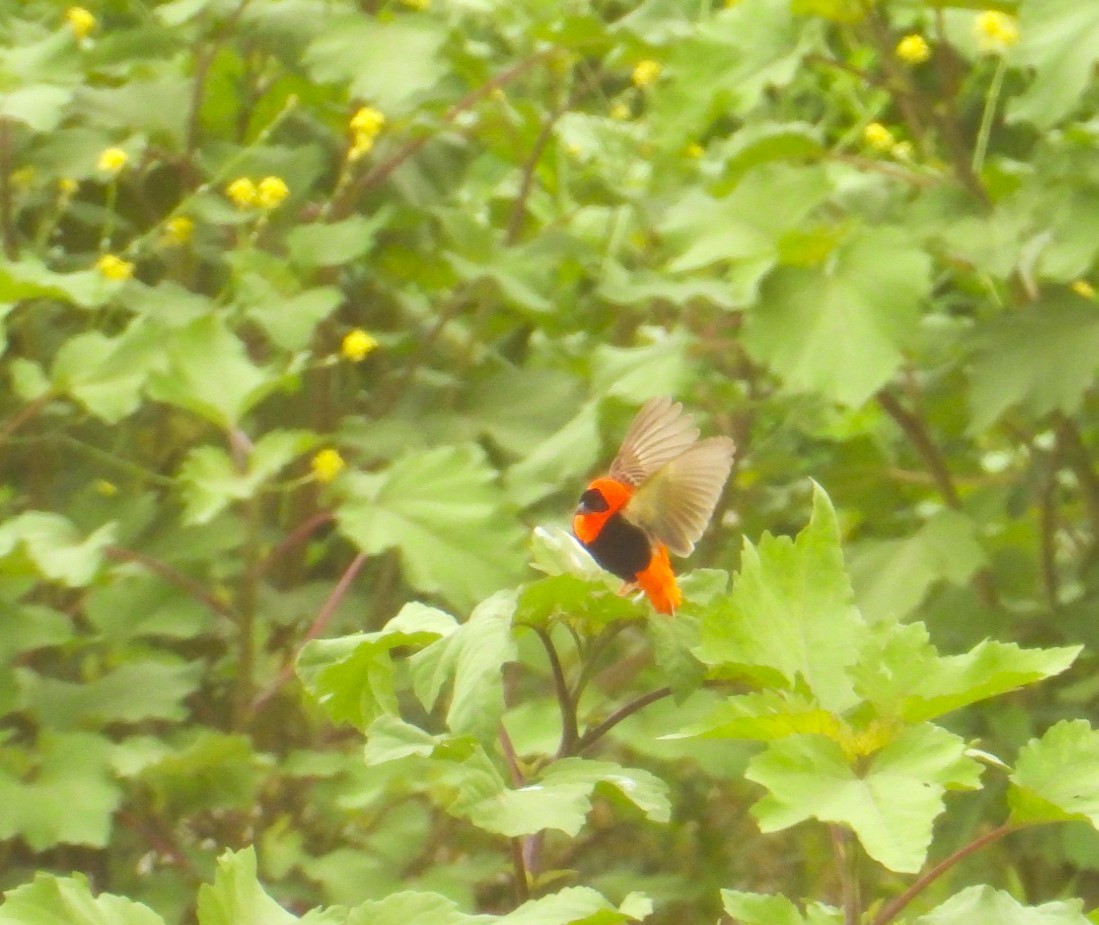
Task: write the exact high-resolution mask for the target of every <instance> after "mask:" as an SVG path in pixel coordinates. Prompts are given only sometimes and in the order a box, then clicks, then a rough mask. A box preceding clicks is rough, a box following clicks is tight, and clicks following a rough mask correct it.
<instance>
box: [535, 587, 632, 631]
mask: <svg viewBox="0 0 1099 925" xmlns="http://www.w3.org/2000/svg"><path fill="white" fill-rule="evenodd" d="M612 577H613V576H612ZM621 583H622V582H621V581H620V580H618V579H615V584H616V586H617V585H621ZM607 585H608V582H607V581H606V580H604V579H603V578H602V577H599V578H598V579H596V580H585V579H583V578H577V577H575V576H574V575H554V576H552V577H550V578H542V579H540V580H538V581H532V582H531V583H530V584H528V585H524V586H523V588H522V590H521V591H520V592H519V606H518V607H517V609H516V611H515V622H516V623H529V624H533V625H535V626H543V625H545V624H547V623H550V622H552V621H554V620H565V621H566V622H567V623H569V624H570V625H571V626H574V627H577V628H580V629H581V630H582V631H587V632H594V631H597V630H598V629H599V628H601V627H604V626H606V625H607V624H609V623H613V622H615V621H616V620H638V619H640V618H641V617H642V616H644V614H645V610H644V609H643V608H642V607H639V606H638V604H637V603H636V602H634V601H632V600H630V599H629V598H626V597H623V596H622V595H620V594H618V593H616V592H615V591H612V590H611V589H610V588H608V587H607Z"/></svg>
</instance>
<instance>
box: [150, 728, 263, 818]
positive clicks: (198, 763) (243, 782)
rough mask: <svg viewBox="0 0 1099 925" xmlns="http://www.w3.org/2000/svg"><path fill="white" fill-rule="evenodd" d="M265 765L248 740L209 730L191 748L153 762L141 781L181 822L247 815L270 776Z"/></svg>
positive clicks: (194, 740) (157, 800)
mask: <svg viewBox="0 0 1099 925" xmlns="http://www.w3.org/2000/svg"><path fill="white" fill-rule="evenodd" d="M264 764H265V762H264V761H263V760H262V759H261V758H260V757H259V756H257V755H256V754H255V752H254V751H253V750H252V743H251V742H250V741H249V740H248V737H247V736H244V735H228V734H226V733H222V732H217V731H215V730H212V729H203V730H202V731H200V732H199V733H198V734H197V735H196V736H195V737H194V738H193V739H192V740H191V741H189V742H187V744H186V745H184V746H182V747H177V748H173V749H172V750H171V751H170V752H168V753H166V754H161V755H154V756H152V760H151V761H149V762H148V763H147V764H145V766H144V767H141V768H140V772H139V773H138V775H137V776H138V778H139V779H140V780H141V782H142V784H143V785H144V786H145V787H147V788H148V790H149V791H150V793H152V795H153V797H154V799H155V801H156V803H157V805H158V806H162V807H165V808H166V810H167V811H168V812H170V813H172V814H174V815H176V816H178V817H184V816H187V815H190V814H192V813H201V812H209V811H212V810H234V811H243V812H247V811H249V810H250V809H251V808H252V807H254V806H255V805H256V800H257V794H258V792H259V788H260V785H261V783H262V781H263V779H264V775H265V774H266V773H267V772H268V770H269V769H265V767H264Z"/></svg>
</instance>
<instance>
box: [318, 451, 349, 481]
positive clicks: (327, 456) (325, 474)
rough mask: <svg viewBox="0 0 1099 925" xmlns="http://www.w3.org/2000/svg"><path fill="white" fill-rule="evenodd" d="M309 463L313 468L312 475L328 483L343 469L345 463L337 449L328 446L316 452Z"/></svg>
mask: <svg viewBox="0 0 1099 925" xmlns="http://www.w3.org/2000/svg"><path fill="white" fill-rule="evenodd" d="M309 465H310V467H311V468H312V469H313V477H314V478H315V479H316V480H317V481H318V482H321V483H322V484H328V483H329V482H331V481H332V480H333V479H334V478H335V477H336V476H337V475H339V474H340V473H341V472H342V471H343V470H344V468H345V467H346V466H347V463H345V462H344V461H343V457H342V456H341V455H340V451H339V450H334V449H332V448H331V447H328V448H327V449H324V450H321V451H320V452H319V453H317V454H316V455H315V456H314V457H313V459H312V461H311V462H310V464H309Z"/></svg>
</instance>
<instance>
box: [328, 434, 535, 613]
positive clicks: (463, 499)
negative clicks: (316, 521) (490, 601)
mask: <svg viewBox="0 0 1099 925" xmlns="http://www.w3.org/2000/svg"><path fill="white" fill-rule="evenodd" d="M345 482H346V484H347V486H348V490H349V493H350V496H349V498H348V499H347V500H346V501H344V502H343V504H341V505H340V508H339V511H338V518H339V526H340V530H341V531H342V532H343V533H344V535H345V536H347V537H348V539H350V540H351V541H352V542H353V543H355V544H356V545H357V546H358V547H359V548H360V549H362V550H363V551H364V552H367V553H372V554H373V553H380V552H383V551H385V550H386V549H391V548H393V547H396V548H397V549H399V550H400V551H401V561H402V563H403V564H404V567H405V569H406V572H407V575H408V579H409V581H410V582H411V583H412V584H413V585H415V586H416V587H417V588H420V589H421V590H423V591H430V592H437V593H439V594H443V595H446V596H447V597H448V598H449V599H450V600H453V601H454V602H455V603H456V604H457V605H458V606H461V607H467V606H469V605H471V604H473V603H474V602H475V601H477V600H479V599H481V598H483V597H485V596H486V595H488V594H491V593H492V592H493V591H496V590H498V589H499V588H502V587H505V586H507V585H509V584H511V583H512V582H513V581H514V579H515V578H516V577H517V575H518V572H519V569H520V565H521V556H520V554H519V542H520V537H521V533H520V531H519V528H518V525H517V524H516V523H515V521H514V520H513V519H512V518H511V517H510V515H509V514H508V513H507V512H506V511H505V510H504V508H503V504H502V498H501V494H500V491H499V489H498V488H497V487H496V486H495V485H494V484H493V472H492V470H491V469H490V468H489V466H488V464H487V462H486V460H485V457H484V453H483V452H481V450H479V449H477V448H476V447H471V446H447V447H439V448H437V449H432V450H427V451H425V452H420V453H413V454H410V455H409V456H406V457H405V458H404V459H401V460H398V461H397V462H396V463H394V464H393V465H392V466H391V467H390V468H389V469H387V470H385V471H384V472H382V473H377V474H370V475H365V474H360V473H349V475H348V477H347V478H346V479H345Z"/></svg>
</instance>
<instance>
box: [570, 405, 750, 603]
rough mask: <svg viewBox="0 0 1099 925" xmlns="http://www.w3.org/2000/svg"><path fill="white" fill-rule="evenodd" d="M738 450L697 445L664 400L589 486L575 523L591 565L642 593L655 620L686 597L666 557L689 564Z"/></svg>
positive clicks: (690, 423) (642, 415) (691, 427)
mask: <svg viewBox="0 0 1099 925" xmlns="http://www.w3.org/2000/svg"><path fill="white" fill-rule="evenodd" d="M735 452H736V445H735V444H734V442H733V440H732V439H731V438H729V437H724V436H720V437H708V438H706V439H705V440H699V430H698V428H697V427H696V426H695V423H694V418H693V417H692V416H691V415H690V414H689V413H686V412H685V411H684V410H683V405H682V404H680V403H679V402H675V401H672V399H671V398H670V397H668V396H658V397H656V398H652V399H649V401H647V402H645V404H644V405H642V407H641V410H639V411H638V412H637V415H636V416H635V417H634V419H633V422H632V423H631V424H630V426H629V429H628V430H627V431H626V436H625V437H624V438H623V440H622V445H621V447H620V448H619V450H618V453H617V455H616V456H615V457H614V460H613V461H612V462H611V465H610V469H609V471H608V473H607V474H606V475H605V476H601V477H599V478H596V479H594V480H593V481H591V482H590V483H589V484H588V486H587V488H585V489H584V492H583V494H581V495H580V501H579V503H578V504H577V507H576V511H575V513H574V514H573V517H572V532H573V535H574V536H575V537H576V538H577V540H579V541H580V544H581V545H582V546H583V547H584V548H585V549H586V550H587V551H588V553H589V554H590V555H591V557H592V558H593V559H594V560H595V561H596V562H597V563H598V564H599V565H600V566H601V567H602V568H604V569H606V570H607V571H608V572H611V573H612V574H614V575H617V576H618V577H619V578H621V579H622V580H623V582H624V585H623V587H622V590H623V592H625V593H628V592H630V591H632V590H635V589H637V588H640V589H641V590H642V591H643V592H644V594H645V596H646V597H647V598H648V599H649V602H650V603H651V604H652V606H653V608H654V609H655V610H656V611H657V612H658V613H663V614H674V613H675V611H676V609H677V608H678V607H679V605H680V604H681V603H682V600H683V593H682V591H681V590H680V588H679V585H678V583H677V582H676V578H675V572H674V571H673V570H672V565H671V560H670V558H669V553H671V554H672V555H675V556H689V555H690V554H691V552H692V551H693V550H694V546H695V543H697V542H698V539H699V537H701V536H702V533H703V531H704V530H705V529H706V525H707V524H708V523H709V522H710V518H711V517H712V516H713V512H714V508H715V507H716V505H717V502H718V499H719V498H720V497H721V492H722V489H723V488H724V487H725V482H726V481H727V480H728V478H729V472H730V470H731V469H732V465H733V456H734V454H735Z"/></svg>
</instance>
